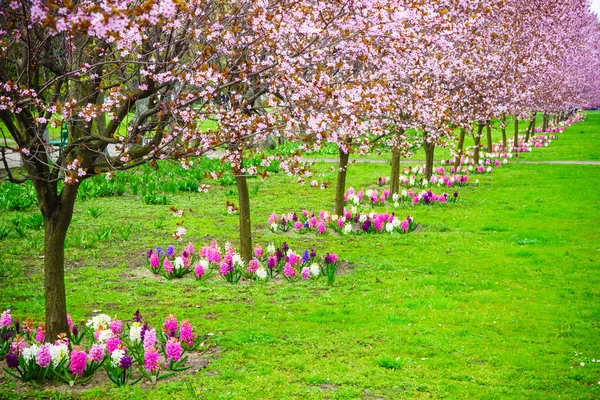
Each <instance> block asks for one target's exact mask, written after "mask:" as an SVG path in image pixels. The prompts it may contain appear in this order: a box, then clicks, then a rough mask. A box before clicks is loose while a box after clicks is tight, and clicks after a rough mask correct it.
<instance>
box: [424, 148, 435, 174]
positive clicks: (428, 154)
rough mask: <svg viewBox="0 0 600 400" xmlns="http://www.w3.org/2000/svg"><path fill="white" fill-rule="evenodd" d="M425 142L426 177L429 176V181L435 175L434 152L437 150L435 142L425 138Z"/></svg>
mask: <svg viewBox="0 0 600 400" xmlns="http://www.w3.org/2000/svg"><path fill="white" fill-rule="evenodd" d="M423 144H424V145H425V178H427V182H429V180H430V179H431V176H432V175H433V154H434V152H435V144H434V143H429V142H428V141H427V140H424V141H423Z"/></svg>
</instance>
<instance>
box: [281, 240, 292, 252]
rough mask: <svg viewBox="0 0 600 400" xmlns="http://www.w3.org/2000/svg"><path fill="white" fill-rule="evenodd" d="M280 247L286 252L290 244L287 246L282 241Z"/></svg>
mask: <svg viewBox="0 0 600 400" xmlns="http://www.w3.org/2000/svg"><path fill="white" fill-rule="evenodd" d="M281 249H282V250H283V251H284V252H285V253H287V252H288V250H289V249H290V246H288V244H287V242H283V244H282V245H281Z"/></svg>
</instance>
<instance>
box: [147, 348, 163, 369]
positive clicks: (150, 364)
mask: <svg viewBox="0 0 600 400" xmlns="http://www.w3.org/2000/svg"><path fill="white" fill-rule="evenodd" d="M159 366H160V363H159V362H158V352H157V351H156V349H155V348H154V347H152V346H150V347H146V348H145V349H144V368H146V371H149V372H152V371H156V370H158V368H159Z"/></svg>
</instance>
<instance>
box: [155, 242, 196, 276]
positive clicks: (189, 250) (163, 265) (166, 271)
mask: <svg viewBox="0 0 600 400" xmlns="http://www.w3.org/2000/svg"><path fill="white" fill-rule="evenodd" d="M194 253H195V250H194V245H193V244H192V243H189V244H188V245H187V246H186V247H185V248H184V249H183V250H182V251H181V253H177V252H176V251H175V247H174V246H173V245H169V246H167V249H166V250H163V248H162V247H156V249H152V250H150V251H148V253H147V254H146V265H147V268H148V269H149V270H150V271H152V272H153V273H155V274H161V275H163V276H164V277H165V278H167V279H173V278H182V277H183V276H185V275H187V274H189V273H191V272H192V271H193V268H192V264H193V261H194V259H195V254H194Z"/></svg>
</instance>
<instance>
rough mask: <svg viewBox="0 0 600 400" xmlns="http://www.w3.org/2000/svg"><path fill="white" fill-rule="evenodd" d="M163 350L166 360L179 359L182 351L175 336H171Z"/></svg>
mask: <svg viewBox="0 0 600 400" xmlns="http://www.w3.org/2000/svg"><path fill="white" fill-rule="evenodd" d="M165 351H166V353H167V360H169V361H170V360H173V361H179V359H180V358H181V352H182V348H181V343H180V342H179V341H178V340H177V338H175V337H172V338H171V339H169V341H168V342H167V345H166V346H165Z"/></svg>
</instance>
